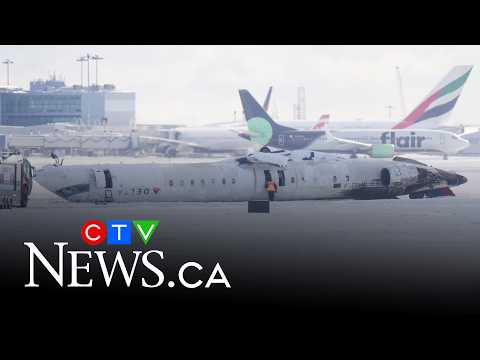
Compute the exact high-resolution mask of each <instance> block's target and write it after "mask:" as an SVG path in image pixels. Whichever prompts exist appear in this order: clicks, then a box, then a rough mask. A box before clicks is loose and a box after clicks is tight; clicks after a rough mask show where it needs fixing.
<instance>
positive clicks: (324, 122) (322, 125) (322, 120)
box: [312, 114, 330, 130]
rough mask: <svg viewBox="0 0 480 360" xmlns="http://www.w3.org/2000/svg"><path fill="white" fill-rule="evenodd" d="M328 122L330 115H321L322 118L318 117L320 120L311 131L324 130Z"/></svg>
mask: <svg viewBox="0 0 480 360" xmlns="http://www.w3.org/2000/svg"><path fill="white" fill-rule="evenodd" d="M329 120H330V114H323V115H322V116H320V119H318V122H317V123H316V124H315V126H314V127H313V128H312V129H313V130H320V129H324V128H326V127H327V125H328V122H329Z"/></svg>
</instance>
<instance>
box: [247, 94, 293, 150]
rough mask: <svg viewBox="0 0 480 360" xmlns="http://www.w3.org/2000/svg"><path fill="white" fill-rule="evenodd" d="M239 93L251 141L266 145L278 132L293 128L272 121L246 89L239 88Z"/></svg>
mask: <svg viewBox="0 0 480 360" xmlns="http://www.w3.org/2000/svg"><path fill="white" fill-rule="evenodd" d="M239 94H240V100H241V102H242V107H243V111H244V113H245V119H246V120H247V125H248V131H249V133H250V134H251V135H250V138H251V140H252V141H255V142H256V143H258V144H260V145H268V144H269V143H270V140H271V139H272V137H273V136H274V135H275V134H277V133H278V132H281V131H289V130H294V129H292V128H289V127H286V126H282V125H279V124H277V123H276V122H275V121H273V119H272V118H271V117H270V115H268V113H267V112H266V111H265V109H264V108H262V107H261V106H260V105H259V104H258V102H257V101H256V100H255V98H254V97H253V96H252V95H251V94H250V92H249V91H248V90H243V89H242V90H239Z"/></svg>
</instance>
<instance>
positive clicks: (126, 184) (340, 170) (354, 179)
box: [36, 152, 467, 203]
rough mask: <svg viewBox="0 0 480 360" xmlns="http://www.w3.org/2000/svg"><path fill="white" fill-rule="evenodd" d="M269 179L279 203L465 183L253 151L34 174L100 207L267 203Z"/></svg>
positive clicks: (385, 167) (416, 169)
mask: <svg viewBox="0 0 480 360" xmlns="http://www.w3.org/2000/svg"><path fill="white" fill-rule="evenodd" d="M307 155H308V156H307ZM269 179H272V180H273V181H275V183H276V184H278V192H277V194H276V195H275V199H276V200H317V199H342V198H352V199H383V198H395V197H396V196H400V195H409V196H410V198H421V197H424V196H427V197H437V196H452V195H453V193H452V191H451V190H450V187H453V186H458V185H461V184H463V183H465V182H466V181H467V179H466V178H465V177H463V176H461V175H458V174H456V173H453V172H447V171H443V170H439V169H436V168H433V167H429V166H427V165H426V164H422V163H420V162H417V161H414V160H409V159H403V158H395V159H394V160H386V159H369V158H366V159H355V160H352V159H345V158H340V157H339V156H333V155H330V154H323V153H318V152H307V153H306V154H305V153H304V152H292V153H278V154H274V153H252V154H249V155H247V156H245V157H241V158H236V159H227V160H222V161H217V162H209V163H196V164H134V165H132V164H129V165H127V164H116V165H98V166H53V165H52V166H50V165H49V166H47V167H44V168H43V169H41V170H38V171H37V176H36V181H37V182H38V183H39V184H40V185H42V186H43V187H45V188H46V189H48V190H50V191H51V192H53V193H55V194H57V195H58V196H60V197H62V198H64V199H66V200H69V201H74V202H95V203H99V202H100V203H103V202H172V201H196V202H215V201H227V202H231V201H250V200H266V199H267V198H268V197H267V192H266V190H265V183H266V181H268V180H269Z"/></svg>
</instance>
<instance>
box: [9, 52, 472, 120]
mask: <svg viewBox="0 0 480 360" xmlns="http://www.w3.org/2000/svg"><path fill="white" fill-rule="evenodd" d="M86 53H90V54H98V55H100V56H102V57H104V60H103V61H101V62H99V82H100V83H102V84H103V83H113V84H115V85H116V86H117V88H118V89H119V90H131V91H135V92H136V94H137V123H190V124H194V123H198V124H204V123H209V122H218V121H228V120H232V119H233V112H234V110H237V111H239V110H240V109H241V107H240V100H239V97H238V92H237V91H238V89H241V88H246V89H249V90H250V91H251V92H252V94H253V95H254V96H255V97H257V99H258V100H259V101H263V98H264V96H265V93H266V91H267V88H268V86H269V85H273V86H274V99H275V104H276V107H277V108H278V113H279V117H280V119H281V120H291V118H292V113H293V104H294V103H295V102H296V100H297V87H298V86H304V87H305V89H306V96H307V97H306V99H307V116H308V118H309V119H312V120H315V119H317V118H318V117H319V116H320V115H321V114H323V113H330V114H331V116H332V121H335V119H338V120H354V119H357V118H363V119H372V120H377V121H378V120H387V116H388V110H387V105H389V104H391V105H392V106H393V107H394V108H393V110H392V118H393V119H397V118H399V117H401V111H400V100H399V92H398V86H397V80H396V73H395V66H397V65H398V66H399V67H400V69H401V74H402V78H403V87H404V93H405V100H406V105H407V111H408V110H411V108H412V107H414V106H415V105H417V104H418V103H419V102H420V100H421V99H422V98H423V97H424V96H425V95H426V94H427V93H428V92H429V91H430V90H431V89H432V88H433V87H434V86H435V85H436V84H437V83H438V82H439V81H440V79H441V78H442V77H443V76H444V75H446V73H447V72H448V71H449V70H450V68H451V67H452V66H454V65H469V64H472V65H477V63H479V64H480V47H479V46H378V45H377V46H103V45H102V46H99V45H95V46H88V45H86V46H39V45H36V46H0V60H2V61H3V59H5V58H10V59H12V60H13V61H14V62H15V63H14V65H13V67H12V70H11V82H12V83H13V84H14V85H17V86H21V87H28V83H29V81H30V80H32V79H37V78H47V77H48V76H49V74H51V73H53V72H55V73H56V74H57V75H62V76H64V77H65V78H66V82H67V84H69V85H72V84H79V83H80V64H79V63H78V62H76V61H75V59H76V58H78V57H79V56H81V55H84V54H86ZM478 71H479V70H478V69H477V68H476V67H474V69H473V71H472V74H471V76H470V78H469V80H468V82H467V83H466V85H465V88H464V92H463V94H462V96H461V98H460V100H459V101H458V103H457V108H456V109H455V112H454V113H453V118H454V119H455V120H456V121H458V122H463V123H469V122H471V123H474V122H477V123H478V121H476V119H477V112H478V111H477V108H476V104H477V102H478V99H477V96H478V95H477V94H480V73H479V74H477V72H478ZM85 72H86V71H85ZM94 76H95V72H94V69H93V66H91V69H90V78H91V81H93V79H94ZM5 82H6V71H5V65H2V68H1V71H0V83H1V84H5ZM85 82H86V80H85Z"/></svg>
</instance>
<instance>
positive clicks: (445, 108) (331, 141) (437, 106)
mask: <svg viewBox="0 0 480 360" xmlns="http://www.w3.org/2000/svg"><path fill="white" fill-rule="evenodd" d="M472 68H473V66H456V67H454V68H453V69H452V70H451V71H450V72H449V73H448V74H447V76H445V78H443V79H442V81H441V82H440V83H439V84H438V85H437V86H436V87H435V88H434V89H433V90H432V91H431V92H430V93H429V94H428V95H427V97H426V98H425V99H424V100H423V101H422V102H421V103H420V104H419V105H418V106H417V107H416V108H415V109H414V110H413V111H412V112H411V113H410V114H409V115H408V116H407V117H406V118H405V119H403V120H402V121H401V122H399V123H398V124H397V125H395V126H394V127H393V128H392V129H338V130H333V129H332V130H331V131H328V130H327V129H326V128H320V129H313V130H298V129H296V128H293V127H289V126H283V125H280V124H277V123H275V122H274V121H273V120H272V119H271V117H270V116H269V115H268V114H267V113H266V112H264V111H261V108H260V107H259V106H258V103H257V102H256V101H255V99H254V98H253V97H252V96H251V95H250V93H249V92H248V91H247V90H240V98H241V101H242V105H243V108H244V111H245V114H246V117H247V125H248V130H249V131H248V132H247V133H246V134H244V135H243V137H245V138H249V139H250V140H252V141H254V142H256V143H259V144H260V145H262V146H263V148H262V150H263V151H270V147H271V148H278V149H284V150H295V149H311V150H319V151H329V152H367V153H370V154H371V155H372V156H373V157H391V156H392V155H393V154H394V153H395V152H396V153H405V152H415V153H417V152H428V153H441V154H444V156H445V157H446V156H447V155H454V154H457V153H458V152H460V151H462V150H463V149H466V148H467V147H468V146H469V142H468V140H466V139H464V138H462V137H461V136H459V135H457V134H455V133H452V132H449V131H443V130H430V129H431V128H435V127H438V126H440V125H441V124H443V123H444V122H445V121H446V119H448V117H449V116H450V115H451V113H452V110H453V109H454V107H455V104H456V103H457V100H458V98H459V97H460V94H461V92H462V89H463V86H464V84H465V82H466V81H467V79H468V76H469V75H470V72H471V70H472ZM292 124H293V123H292ZM240 136H242V135H240ZM388 145H390V146H388Z"/></svg>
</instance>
